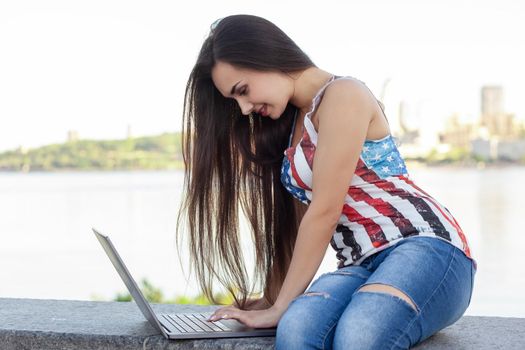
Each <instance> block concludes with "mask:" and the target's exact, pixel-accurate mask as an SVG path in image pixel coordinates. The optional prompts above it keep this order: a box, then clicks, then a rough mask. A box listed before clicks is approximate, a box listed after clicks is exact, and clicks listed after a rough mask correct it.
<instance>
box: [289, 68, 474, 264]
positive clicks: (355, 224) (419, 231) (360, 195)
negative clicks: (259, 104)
mask: <svg viewBox="0 0 525 350" xmlns="http://www.w3.org/2000/svg"><path fill="white" fill-rule="evenodd" d="M334 80H335V79H334V77H332V79H330V81H329V82H328V83H327V84H326V85H325V86H324V87H323V88H322V89H321V91H320V92H319V93H318V94H317V95H316V97H315V98H314V100H313V104H312V105H313V107H312V110H311V111H310V112H309V113H308V114H306V116H305V118H304V130H303V137H302V139H301V141H300V143H299V144H298V146H297V147H289V148H287V149H286V150H285V152H284V155H285V157H284V159H283V167H282V172H281V180H282V183H283V185H284V186H285V187H286V188H287V189H288V191H289V192H290V193H291V194H292V195H293V196H294V197H296V198H297V199H299V200H300V201H302V202H303V203H305V204H309V203H310V202H311V199H312V189H311V188H312V168H313V162H314V155H315V149H316V146H317V132H316V130H315V128H314V125H313V123H312V121H311V120H310V115H311V113H312V112H313V111H314V110H315V108H316V107H317V104H318V103H319V101H320V98H321V97H322V93H323V92H324V90H325V88H326V86H328V85H329V84H330V82H332V81H334ZM416 235H420V236H430V237H436V238H437V239H442V240H445V241H446V242H449V243H450V244H453V245H454V246H456V247H458V248H459V249H461V250H462V251H463V252H464V253H465V255H466V256H468V257H469V258H471V259H472V256H471V254H470V249H469V246H468V242H467V239H466V237H465V235H464V233H463V231H462V229H461V227H460V226H459V224H458V223H457V222H456V220H455V219H454V217H453V216H452V215H451V214H450V212H449V211H448V210H447V209H446V208H445V207H444V206H442V205H441V204H440V203H438V202H437V201H436V200H435V199H434V198H432V197H431V196H430V195H429V194H428V193H426V192H425V191H423V190H422V189H420V188H419V187H418V186H416V185H415V184H414V183H413V182H412V181H411V179H410V178H409V176H408V173H407V171H406V167H405V163H404V161H403V159H402V157H401V155H400V154H399V151H398V149H397V146H396V144H395V140H394V139H393V137H392V136H391V135H389V136H387V137H385V138H383V139H381V140H367V141H366V142H365V144H364V146H363V150H362V152H361V154H360V158H359V161H358V164H357V167H356V171H355V173H354V176H353V177H352V179H351V182H350V186H349V188H348V192H347V195H346V197H345V204H344V207H343V211H342V213H341V216H340V219H339V222H338V225H337V228H336V231H335V232H334V234H333V237H332V240H331V242H330V243H331V245H332V247H333V248H334V249H335V250H336V251H337V257H338V259H339V267H343V266H347V265H351V264H355V265H359V264H360V263H361V262H362V261H363V260H364V259H366V258H367V257H368V256H370V255H372V254H374V253H376V252H378V251H380V250H383V249H385V248H387V247H389V246H391V245H393V244H395V243H397V242H399V241H400V240H402V239H404V238H406V237H410V236H416Z"/></svg>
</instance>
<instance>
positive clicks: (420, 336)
mask: <svg viewBox="0 0 525 350" xmlns="http://www.w3.org/2000/svg"><path fill="white" fill-rule="evenodd" d="M374 264H378V265H377V266H372V268H373V269H374V272H373V273H372V274H371V275H370V277H369V278H368V280H367V281H366V282H365V283H364V285H371V284H382V285H388V286H391V287H394V288H396V289H398V290H400V291H401V292H403V293H404V294H405V295H407V296H408V297H409V298H410V299H411V300H412V301H413V303H414V304H415V305H416V309H414V308H413V307H412V306H411V305H410V304H409V303H408V302H407V301H405V300H403V299H402V298H400V297H398V296H394V295H392V294H388V293H386V292H377V291H360V290H356V291H355V292H354V293H353V295H352V296H351V297H350V303H349V304H348V306H347V307H346V309H345V311H344V312H343V313H342V315H341V317H340V319H339V322H338V324H337V327H336V329H335V334H334V340H333V345H334V349H364V348H366V349H408V348H409V347H411V346H413V345H415V344H417V343H418V342H421V341H422V340H424V339H426V338H428V337H429V336H431V335H432V334H434V333H436V332H437V331H439V330H440V329H443V328H445V327H446V326H448V325H451V324H452V323H454V322H455V321H457V320H458V319H459V318H460V317H461V315H463V313H464V312H465V310H466V309H467V307H468V305H469V303H470V298H471V296H472V287H473V277H474V276H473V275H474V273H475V270H474V268H473V265H472V262H471V260H470V259H468V258H467V257H466V256H465V255H464V254H463V252H461V250H459V249H458V248H456V247H454V246H452V245H451V244H449V243H447V242H445V241H442V240H440V239H438V238H432V237H424V236H418V237H411V238H408V239H405V240H403V241H401V242H399V243H398V244H396V245H395V246H394V247H393V249H388V250H387V251H385V254H384V255H381V254H380V255H379V256H378V259H376V260H375V261H374Z"/></svg>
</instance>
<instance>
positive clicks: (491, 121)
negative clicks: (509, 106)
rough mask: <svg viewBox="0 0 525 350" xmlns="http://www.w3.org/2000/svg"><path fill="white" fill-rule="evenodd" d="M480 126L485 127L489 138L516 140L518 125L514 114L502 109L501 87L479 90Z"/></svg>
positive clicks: (487, 87)
mask: <svg viewBox="0 0 525 350" xmlns="http://www.w3.org/2000/svg"><path fill="white" fill-rule="evenodd" d="M480 124H481V126H483V127H486V128H487V130H488V132H489V134H490V136H491V137H498V138H499V139H500V140H506V139H516V138H517V137H518V136H519V131H520V130H519V125H518V124H517V123H516V121H515V118H514V114H509V113H506V112H505V111H504V109H503V88H502V87H501V86H494V85H493V86H483V87H482V88H481V118H480Z"/></svg>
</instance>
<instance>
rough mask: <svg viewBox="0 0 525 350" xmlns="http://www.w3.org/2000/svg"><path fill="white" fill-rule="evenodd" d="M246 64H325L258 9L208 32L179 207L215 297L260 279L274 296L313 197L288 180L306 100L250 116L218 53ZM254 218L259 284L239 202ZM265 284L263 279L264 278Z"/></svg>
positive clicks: (194, 91)
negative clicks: (249, 267) (217, 80)
mask: <svg viewBox="0 0 525 350" xmlns="http://www.w3.org/2000/svg"><path fill="white" fill-rule="evenodd" d="M219 60H220V61H222V62H226V63H229V64H231V65H233V66H236V67H239V68H249V69H253V70H259V71H277V72H282V73H286V74H289V73H292V72H299V71H301V70H304V69H306V68H309V67H313V66H315V65H314V64H313V62H312V61H311V60H310V58H309V57H308V56H307V55H306V54H305V53H304V52H303V51H302V50H301V49H300V48H299V47H298V46H297V45H296V44H295V43H294V42H293V41H292V40H291V39H290V38H289V37H288V36H287V35H286V34H285V33H284V32H283V31H282V30H281V29H279V28H278V27H277V26H276V25H274V24H273V23H271V22H270V21H268V20H266V19H263V18H261V17H257V16H251V15H234V16H229V17H225V18H223V19H221V20H220V21H219V22H218V24H217V25H216V26H214V27H213V28H212V29H211V30H210V33H209V35H208V37H207V38H206V39H205V41H204V43H203V45H202V48H201V50H200V53H199V55H198V58H197V62H196V64H195V66H194V67H193V70H192V71H191V74H190V76H189V79H188V82H187V84H186V91H185V97H184V112H183V113H184V114H183V125H182V152H183V159H184V164H185V178H184V192H183V201H182V203H181V208H180V211H179V215H178V217H177V234H176V239H177V246H180V242H181V241H182V240H181V238H182V235H181V232H180V231H181V227H182V226H183V222H184V224H185V227H186V229H187V230H188V233H189V234H188V239H189V248H190V269H191V270H193V269H195V272H196V276H197V279H198V281H199V284H200V286H201V288H202V291H203V293H204V295H205V296H206V297H207V298H208V299H209V300H211V301H212V302H214V303H217V300H215V299H214V296H213V284H214V282H215V281H218V282H220V283H221V284H222V285H223V286H224V287H225V288H226V290H227V291H228V292H229V293H231V295H232V296H233V298H234V300H235V303H236V304H237V305H239V306H240V307H241V308H244V307H245V305H246V304H245V303H246V300H247V298H248V297H249V295H250V294H252V293H253V291H254V288H256V287H255V286H259V287H263V293H264V297H265V299H266V301H267V302H268V303H269V304H273V303H274V301H275V299H276V297H277V295H278V293H279V290H280V288H281V286H282V283H283V281H284V278H285V276H286V272H287V270H288V266H289V264H290V260H291V256H292V252H293V247H294V244H295V239H296V236H297V230H298V227H299V222H300V219H301V218H302V215H303V214H304V210H305V207H304V205H302V204H300V203H299V202H298V201H297V200H295V199H293V197H292V196H291V195H290V194H289V193H288V192H287V191H286V189H285V188H284V186H283V185H282V183H281V179H280V178H281V164H282V160H283V151H284V150H285V148H286V147H287V142H288V136H289V134H290V132H291V128H292V123H293V121H294V118H293V116H294V114H295V113H296V112H297V108H296V107H295V106H293V105H292V104H290V103H289V104H288V105H287V107H286V109H285V111H284V112H283V114H282V115H281V116H280V118H279V119H277V120H272V119H270V118H262V117H261V116H260V115H258V114H251V115H250V116H249V117H246V116H242V113H241V110H240V108H239V106H238V105H237V104H236V102H235V101H234V100H233V99H228V98H224V97H223V96H222V95H221V93H220V92H219V91H218V89H217V88H216V87H215V85H214V84H213V81H212V78H211V70H212V68H213V66H214V65H215V63H216V62H217V61H219ZM239 206H240V208H241V209H242V210H243V212H244V214H245V215H246V217H247V218H248V221H249V224H250V231H251V238H252V240H253V243H254V246H255V269H254V284H252V285H251V286H250V283H249V275H248V273H247V271H246V266H245V263H244V261H242V259H241V257H242V255H243V254H242V249H241V246H240V236H239V220H238V218H239V211H238V208H239ZM254 285H255V286H254Z"/></svg>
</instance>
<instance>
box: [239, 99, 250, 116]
mask: <svg viewBox="0 0 525 350" xmlns="http://www.w3.org/2000/svg"><path fill="white" fill-rule="evenodd" d="M237 103H238V104H239V107H240V108H241V113H242V114H244V115H248V114H250V113H251V112H252V111H253V103H250V102H248V101H244V100H240V99H239V100H237Z"/></svg>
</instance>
